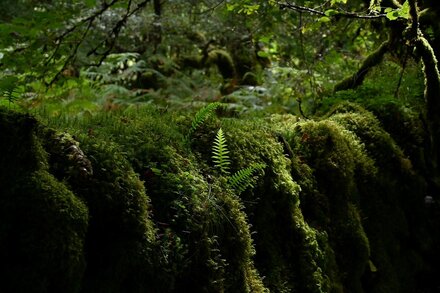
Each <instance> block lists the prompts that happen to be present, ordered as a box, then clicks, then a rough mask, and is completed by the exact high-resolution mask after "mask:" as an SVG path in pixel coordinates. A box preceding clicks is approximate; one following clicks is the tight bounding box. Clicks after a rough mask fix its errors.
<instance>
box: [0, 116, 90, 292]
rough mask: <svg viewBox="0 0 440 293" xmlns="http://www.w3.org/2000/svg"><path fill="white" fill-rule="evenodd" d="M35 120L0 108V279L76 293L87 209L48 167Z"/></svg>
mask: <svg viewBox="0 0 440 293" xmlns="http://www.w3.org/2000/svg"><path fill="white" fill-rule="evenodd" d="M36 126H37V121H36V120H35V119H34V118H32V117H30V116H29V115H26V114H20V113H16V112H12V111H8V110H5V109H1V110H0V129H1V131H0V140H1V141H2V143H1V146H0V151H1V153H2V156H1V158H2V159H1V160H0V164H1V166H2V171H1V176H0V186H1V187H0V209H1V211H0V218H1V219H0V222H1V225H0V248H1V255H0V257H1V258H2V264H1V271H2V275H1V277H0V278H1V282H2V288H3V290H5V291H6V292H28V291H31V292H60V291H63V292H64V291H65V292H79V290H80V288H81V281H82V276H83V273H84V269H85V248H84V241H85V234H86V230H87V226H88V210H87V207H86V206H85V205H84V203H83V202H82V201H81V200H80V199H79V198H78V197H76V196H75V195H74V194H73V193H72V192H71V191H70V190H69V189H68V188H67V186H66V185H65V184H63V183H61V182H59V181H57V180H56V179H55V178H54V177H53V176H52V175H51V174H50V173H49V172H48V163H47V154H46V152H45V151H44V149H43V147H42V146H41V144H40V143H39V140H38V138H37V136H36V134H35V132H36Z"/></svg>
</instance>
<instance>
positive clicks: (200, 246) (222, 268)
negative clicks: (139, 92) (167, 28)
mask: <svg viewBox="0 0 440 293" xmlns="http://www.w3.org/2000/svg"><path fill="white" fill-rule="evenodd" d="M54 122H55V123H60V121H58V122H57V121H54ZM60 126H61V128H65V129H70V130H69V131H70V132H72V133H77V136H78V139H79V141H80V142H81V146H82V148H83V150H84V152H85V153H86V155H87V156H88V157H89V158H90V161H91V162H92V166H93V176H92V178H93V177H96V176H100V175H99V174H97V172H100V173H103V175H102V176H103V178H102V179H101V180H100V181H99V182H94V183H93V184H92V185H90V186H84V184H83V186H84V189H86V190H91V191H90V194H89V195H86V196H85V197H86V198H93V199H94V198H96V199H94V201H95V200H96V202H101V203H100V204H99V205H98V204H96V209H98V208H99V210H102V209H103V208H104V207H105V208H106V209H108V208H109V207H111V204H112V202H111V201H109V199H107V198H106V196H104V194H106V193H108V194H112V193H115V189H116V191H117V190H118V189H117V186H118V185H116V186H113V185H111V184H109V183H107V182H112V180H114V179H112V178H113V176H115V175H113V174H114V173H115V172H119V171H118V170H119V169H120V170H121V171H123V170H125V171H123V172H122V173H120V174H117V176H116V180H118V178H124V173H127V168H130V167H129V166H130V165H131V166H133V168H134V170H135V171H136V172H137V174H139V176H140V178H141V179H142V180H143V181H144V185H145V187H146V189H147V192H148V195H149V198H150V199H151V203H150V207H151V208H150V213H151V215H152V217H151V220H152V221H153V222H154V223H155V225H156V229H157V230H156V235H157V236H156V237H157V239H156V245H155V246H154V248H153V254H154V256H153V257H152V261H153V262H154V266H155V268H156V269H155V274H153V276H154V279H153V280H152V279H149V281H150V282H151V283H150V286H149V290H152V291H154V292H179V290H182V288H188V290H193V291H195V292H264V291H265V288H264V286H263V284H262V282H261V279H260V277H259V275H258V273H257V271H256V270H255V268H254V265H253V261H252V256H253V254H254V249H253V246H252V241H251V237H250V232H249V227H248V223H247V219H246V215H245V214H244V212H243V211H242V205H241V203H240V201H239V199H238V198H236V197H235V195H233V194H232V193H231V191H230V190H229V187H227V185H226V182H225V181H224V180H223V179H222V178H218V179H214V178H211V179H209V181H208V180H207V179H206V177H205V176H206V175H207V174H202V173H201V172H200V169H202V170H203V169H204V168H205V167H204V166H203V164H204V163H201V165H199V164H198V163H197V160H196V158H195V157H194V156H193V155H192V153H191V152H190V151H189V150H188V147H187V145H186V141H185V139H184V135H182V134H181V132H180V131H179V129H178V127H176V122H175V121H174V117H173V116H171V115H167V114H165V115H164V113H160V112H157V111H155V110H152V109H149V108H142V109H127V110H126V111H123V112H118V113H112V115H111V116H110V115H107V114H102V115H97V116H96V117H92V118H90V119H88V120H87V121H64V122H63V121H61V125H59V126H58V127H60ZM83 129H87V130H88V135H81V134H80V133H81V132H82V131H84V130H83ZM90 130H91V131H90ZM185 133H186V131H185ZM103 140H106V141H107V143H103ZM100 144H102V146H100V147H98V149H97V145H100ZM128 162H129V165H127V166H126V164H127V163H128ZM121 164H122V165H121ZM99 170H106V171H99ZM107 173H108V174H109V175H105V176H104V174H107ZM128 174H130V172H128ZM130 176H132V175H130ZM122 182H123V181H122ZM118 184H119V183H118ZM95 185H98V186H107V185H108V186H109V187H108V190H107V189H106V190H107V191H106V193H105V192H101V191H99V189H98V190H96V188H95V187H93V186H95ZM123 190H126V188H124V189H123ZM81 192H83V191H81ZM96 193H97V194H103V198H99V197H98V198H99V199H98V198H97V195H94V196H93V197H92V195H93V194H96ZM107 197H108V196H107ZM122 198H123V199H124V198H126V197H122ZM115 199H116V197H115ZM94 201H93V202H94ZM93 202H91V203H90V205H91V206H92V207H93V206H95V205H94V204H93ZM124 202H125V200H124V201H122V203H124ZM103 203H105V204H103ZM122 207H123V206H122ZM122 207H121V210H125V209H126V208H125V209H124V208H122ZM118 210H119V208H118V209H117V210H115V211H113V212H111V211H112V210H109V212H106V214H107V213H108V215H110V214H115V212H117V211H118ZM93 212H94V210H93V209H92V208H91V213H93ZM117 215H118V214H117V213H116V215H114V216H113V217H112V219H113V220H112V221H111V222H109V223H106V224H105V225H103V226H107V225H108V226H109V227H114V226H115V225H118V223H119V222H120V221H121V220H124V218H123V217H122V218H119V217H118V216H117ZM100 218H104V219H110V218H109V217H108V216H105V217H102V216H101V217H100ZM134 219H137V217H135V218H134ZM135 224H136V222H133V223H131V224H130V225H129V226H127V227H126V228H124V231H126V230H133V229H134V227H135ZM119 225H120V224H119ZM97 231H98V230H97ZM113 233H114V232H113ZM125 233H127V232H124V234H125ZM92 237H93V236H92ZM124 238H125V237H124ZM126 241H127V243H129V242H130V241H131V242H133V239H131V240H130V239H128V240H126ZM98 253H99V252H98ZM109 261H111V264H107V267H108V266H110V265H114V263H116V264H118V262H117V261H116V260H114V259H113V260H109ZM118 266H120V265H119V264H118ZM91 271H92V272H93V271H96V268H95V269H92V270H91ZM117 272H118V271H117ZM118 275H119V278H120V275H121V272H118ZM109 277H111V275H110V276H105V277H103V278H102V280H103V281H104V280H106V279H108V278H109ZM150 277H151V275H148V274H145V276H144V278H147V279H148V278H150ZM94 279H96V278H91V280H94ZM94 283H97V282H96V281H95V282H94ZM97 284H99V283H97ZM121 284H122V283H121ZM109 286H110V285H108V286H107V287H109ZM107 287H105V286H100V288H107ZM115 292H116V291H115Z"/></svg>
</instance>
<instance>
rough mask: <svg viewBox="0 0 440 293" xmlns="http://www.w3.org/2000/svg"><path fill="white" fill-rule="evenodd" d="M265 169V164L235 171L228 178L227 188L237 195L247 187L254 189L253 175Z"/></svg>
mask: <svg viewBox="0 0 440 293" xmlns="http://www.w3.org/2000/svg"><path fill="white" fill-rule="evenodd" d="M265 167H266V164H254V165H252V166H249V167H247V168H244V169H242V170H239V171H237V172H236V173H234V175H232V176H231V177H229V181H228V182H229V186H230V187H231V188H232V189H234V190H235V192H237V194H240V193H242V192H243V191H245V190H246V189H248V188H249V187H254V182H255V179H254V178H253V176H252V175H253V174H254V173H255V172H256V171H258V170H262V169H264V168H265Z"/></svg>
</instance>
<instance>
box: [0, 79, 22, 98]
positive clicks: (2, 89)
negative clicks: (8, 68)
mask: <svg viewBox="0 0 440 293" xmlns="http://www.w3.org/2000/svg"><path fill="white" fill-rule="evenodd" d="M17 83H18V78H17V77H16V76H6V77H4V78H2V79H1V80H0V96H2V97H4V98H6V99H7V100H8V101H9V102H13V101H15V100H17V99H18V91H17Z"/></svg>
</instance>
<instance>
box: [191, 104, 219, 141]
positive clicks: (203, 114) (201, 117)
mask: <svg viewBox="0 0 440 293" xmlns="http://www.w3.org/2000/svg"><path fill="white" fill-rule="evenodd" d="M220 106H223V105H222V103H219V102H215V103H211V104H208V105H206V106H205V107H203V108H202V109H200V110H199V111H198V112H197V113H196V115H195V116H194V119H193V121H192V123H191V128H190V130H189V131H188V135H187V137H190V136H191V135H192V134H193V132H194V131H196V129H197V128H198V127H199V126H200V125H201V124H203V122H205V121H206V120H207V119H208V118H209V117H211V116H212V115H213V114H214V113H215V110H216V109H217V108H218V107H220Z"/></svg>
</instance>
